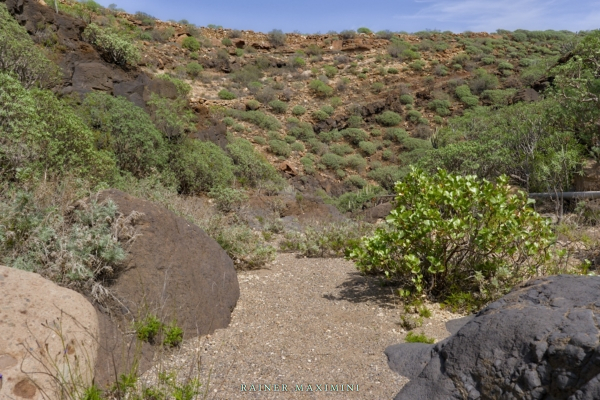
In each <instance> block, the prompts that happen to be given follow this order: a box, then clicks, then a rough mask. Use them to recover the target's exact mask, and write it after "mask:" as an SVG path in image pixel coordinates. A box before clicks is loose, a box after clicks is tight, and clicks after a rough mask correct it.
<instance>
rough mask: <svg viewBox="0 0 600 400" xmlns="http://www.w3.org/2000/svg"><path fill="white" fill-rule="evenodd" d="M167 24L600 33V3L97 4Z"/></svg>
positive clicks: (244, 0) (186, 0)
mask: <svg viewBox="0 0 600 400" xmlns="http://www.w3.org/2000/svg"><path fill="white" fill-rule="evenodd" d="M96 1H97V2H98V3H100V4H102V5H103V6H108V5H109V4H110V3H116V5H117V6H118V7H119V8H123V9H125V10H126V11H127V12H130V13H134V12H136V11H144V12H146V13H148V14H151V15H153V16H155V17H156V18H159V19H161V20H169V19H174V20H181V19H184V18H185V19H187V20H188V21H190V22H191V23H194V24H196V25H201V26H206V25H208V24H215V25H222V26H224V27H225V28H235V29H251V30H255V31H261V32H268V31H270V30H271V29H281V30H283V31H284V32H293V31H299V32H302V33H316V32H321V33H326V32H328V31H330V30H334V31H341V30H344V29H357V28H359V27H361V26H366V27H368V28H370V29H372V30H373V31H378V30H383V29H390V30H392V31H406V32H416V31H420V30H425V29H439V30H442V31H445V30H450V31H454V32H464V31H467V30H469V31H473V32H482V31H484V32H493V31H495V30H496V29H498V28H501V29H508V30H515V29H519V28H522V29H529V30H544V29H555V30H562V29H566V30H570V31H581V30H590V29H598V28H600V0H396V1H392V0H345V1H340V0H302V1H299V0H295V1H291V0H226V1H223V0H211V1H206V0H200V1H193V0H168V1H165V0H156V1H152V0H100V1H98V0H96Z"/></svg>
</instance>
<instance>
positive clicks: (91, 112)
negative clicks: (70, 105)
mask: <svg viewBox="0 0 600 400" xmlns="http://www.w3.org/2000/svg"><path fill="white" fill-rule="evenodd" d="M81 115H82V116H83V119H84V120H85V121H86V123H87V124H88V125H89V126H90V127H92V128H93V129H94V130H96V131H97V132H98V143H99V145H100V147H101V148H106V149H108V150H110V151H112V153H113V154H114V155H115V159H116V162H117V166H118V167H119V168H120V169H121V170H123V171H128V172H130V173H131V174H133V175H134V176H136V177H138V178H141V177H144V176H148V175H150V174H152V173H155V171H157V170H158V171H161V170H163V168H164V167H165V166H166V162H167V159H168V148H167V143H166V142H165V140H164V138H163V135H162V134H161V132H160V131H159V130H158V129H156V126H155V125H154V124H153V122H152V120H151V119H150V116H149V115H148V114H147V113H146V112H145V111H144V110H143V109H142V108H140V107H137V106H136V105H134V104H133V103H131V102H129V101H127V100H125V98H123V97H112V96H111V95H109V94H106V93H103V92H93V93H89V94H88V95H87V96H86V98H85V100H84V101H83V103H82V107H81Z"/></svg>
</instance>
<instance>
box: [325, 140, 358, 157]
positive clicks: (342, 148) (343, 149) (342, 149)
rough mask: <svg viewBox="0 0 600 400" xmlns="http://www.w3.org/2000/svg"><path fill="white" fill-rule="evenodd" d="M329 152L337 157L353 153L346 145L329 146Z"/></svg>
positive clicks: (350, 147)
mask: <svg viewBox="0 0 600 400" xmlns="http://www.w3.org/2000/svg"><path fill="white" fill-rule="evenodd" d="M329 150H330V151H331V152H332V153H333V154H337V155H338V156H345V155H346V154H350V153H353V152H354V149H352V146H350V145H349V144H348V143H339V144H338V143H336V144H332V145H331V146H329Z"/></svg>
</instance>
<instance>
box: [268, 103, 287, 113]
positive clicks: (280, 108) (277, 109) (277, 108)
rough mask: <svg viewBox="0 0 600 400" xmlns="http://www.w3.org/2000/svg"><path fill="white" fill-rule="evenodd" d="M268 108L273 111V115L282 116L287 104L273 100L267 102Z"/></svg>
mask: <svg viewBox="0 0 600 400" xmlns="http://www.w3.org/2000/svg"><path fill="white" fill-rule="evenodd" d="M269 107H271V110H273V112H274V113H277V114H284V113H285V112H286V111H287V107H288V105H287V103H286V102H284V101H281V100H273V101H271V102H269Z"/></svg>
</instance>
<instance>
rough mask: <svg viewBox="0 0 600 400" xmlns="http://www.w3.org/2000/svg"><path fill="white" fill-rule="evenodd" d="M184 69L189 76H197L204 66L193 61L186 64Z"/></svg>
mask: <svg viewBox="0 0 600 400" xmlns="http://www.w3.org/2000/svg"><path fill="white" fill-rule="evenodd" d="M185 70H186V72H187V74H188V75H189V76H190V78H197V77H198V76H200V73H202V71H203V70H204V68H202V65H200V64H198V63H197V62H195V61H194V62H191V63H189V64H188V65H186V67H185Z"/></svg>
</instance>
